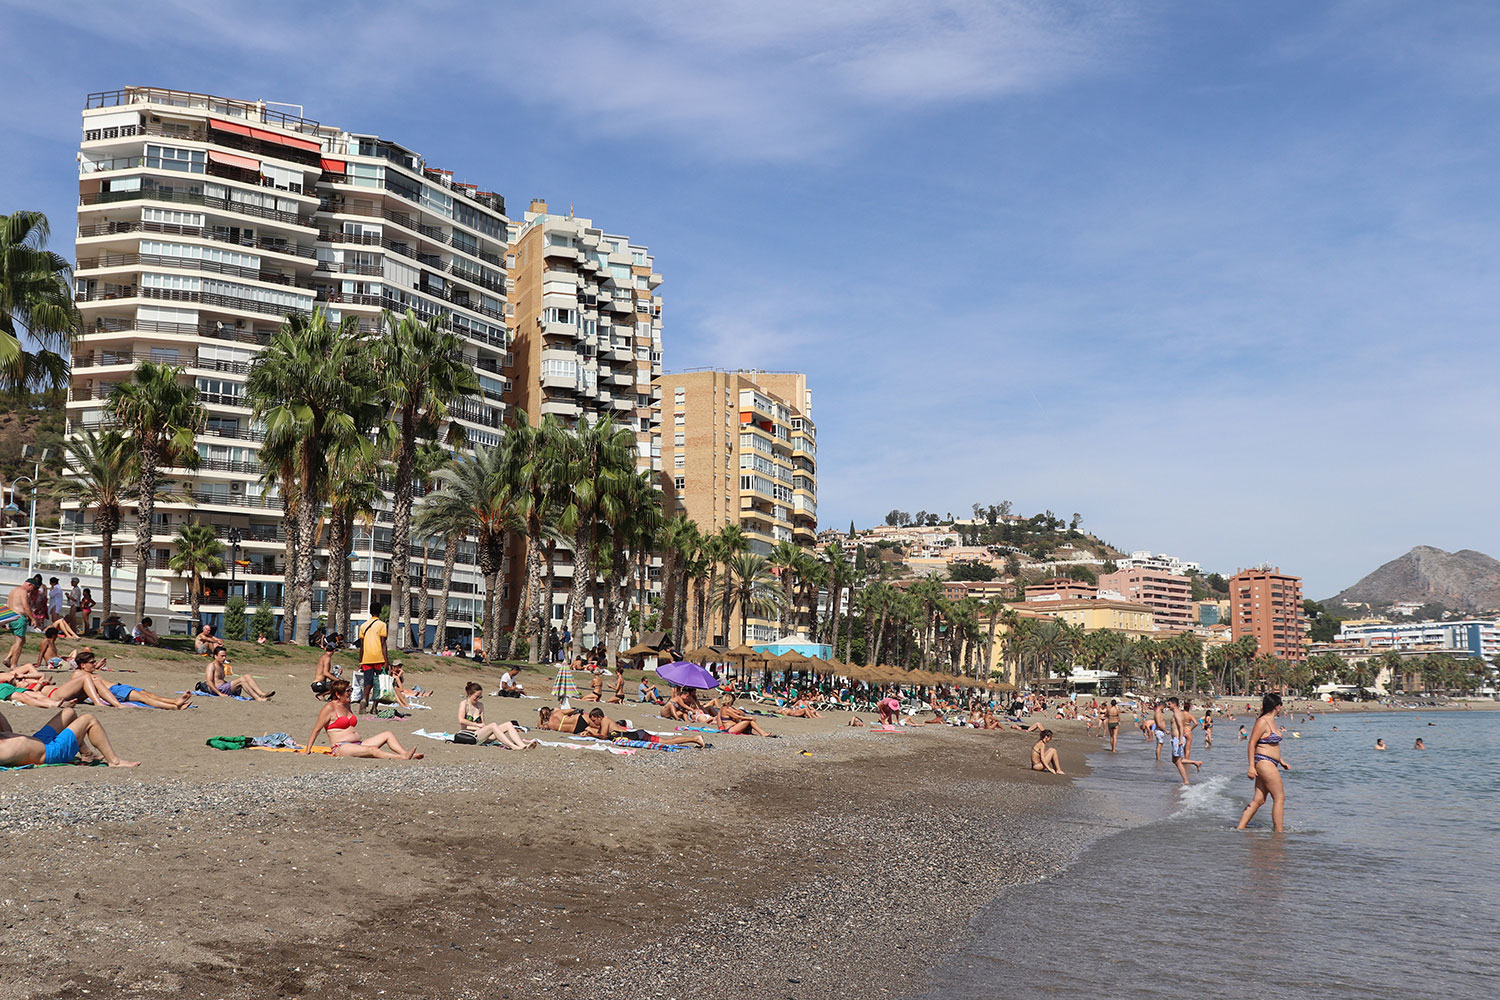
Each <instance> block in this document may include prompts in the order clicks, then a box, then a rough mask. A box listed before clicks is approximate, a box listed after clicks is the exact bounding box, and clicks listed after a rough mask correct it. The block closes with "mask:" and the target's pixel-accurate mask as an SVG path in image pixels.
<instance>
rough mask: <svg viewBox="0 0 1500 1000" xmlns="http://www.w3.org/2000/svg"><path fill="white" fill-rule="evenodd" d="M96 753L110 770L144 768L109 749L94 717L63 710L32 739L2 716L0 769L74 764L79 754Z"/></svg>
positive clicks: (102, 730)
mask: <svg viewBox="0 0 1500 1000" xmlns="http://www.w3.org/2000/svg"><path fill="white" fill-rule="evenodd" d="M91 745H92V748H91ZM95 750H97V751H98V755H99V756H101V757H103V758H104V762H105V763H106V764H108V765H109V766H110V767H140V766H141V762H140V761H138V760H121V759H120V756H119V755H118V754H116V753H115V749H114V747H112V746H110V743H109V737H108V736H106V735H105V734H104V727H103V726H101V725H100V724H99V720H98V719H96V718H94V717H93V716H92V715H79V714H78V713H77V712H74V711H73V710H72V709H71V708H64V709H63V710H62V711H61V712H58V713H57V714H56V715H54V716H53V717H52V718H51V719H50V720H48V722H47V724H46V725H45V726H43V727H42V728H41V729H38V730H37V731H36V733H35V734H33V735H31V736H26V735H24V734H22V733H18V732H16V731H15V730H13V729H12V728H11V725H10V722H9V721H8V720H7V719H6V718H5V716H3V715H0V767H24V766H26V765H27V764H71V763H72V762H73V761H74V760H75V759H76V758H77V757H78V755H79V753H80V752H88V753H89V754H90V756H91V757H92V755H93V752H94V751H95Z"/></svg>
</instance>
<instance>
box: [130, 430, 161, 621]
mask: <svg viewBox="0 0 1500 1000" xmlns="http://www.w3.org/2000/svg"><path fill="white" fill-rule="evenodd" d="M156 460H157V455H156V451H155V449H150V450H146V449H143V450H142V452H141V466H140V469H141V471H140V494H139V496H138V497H137V504H136V512H135V513H136V516H135V566H136V569H135V620H136V621H140V620H141V619H142V618H144V617H145V616H146V570H147V568H148V567H149V566H150V563H151V540H152V537H153V532H152V525H151V518H152V517H153V516H154V515H155V513H156V479H157V468H156Z"/></svg>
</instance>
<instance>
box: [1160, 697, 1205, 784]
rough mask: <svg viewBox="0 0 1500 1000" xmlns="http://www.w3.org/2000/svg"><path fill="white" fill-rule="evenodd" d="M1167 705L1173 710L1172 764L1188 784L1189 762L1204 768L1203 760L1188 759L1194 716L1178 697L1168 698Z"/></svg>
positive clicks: (1201, 768) (1183, 781)
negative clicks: (1189, 713)
mask: <svg viewBox="0 0 1500 1000" xmlns="http://www.w3.org/2000/svg"><path fill="white" fill-rule="evenodd" d="M1167 707H1168V708H1169V709H1171V711H1172V764H1173V765H1174V766H1175V767H1176V768H1177V773H1178V774H1180V775H1182V783H1183V784H1184V785H1186V784H1187V783H1188V765H1189V764H1191V765H1193V766H1194V767H1196V768H1197V769H1198V770H1200V771H1201V770H1203V763H1202V762H1201V761H1196V760H1189V759H1188V740H1189V739H1190V738H1191V736H1192V729H1193V717H1192V716H1191V715H1188V713H1187V709H1185V708H1183V707H1182V705H1181V704H1180V703H1179V702H1178V701H1177V699H1176V698H1168V699H1167Z"/></svg>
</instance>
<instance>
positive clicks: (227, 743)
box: [203, 736, 255, 750]
mask: <svg viewBox="0 0 1500 1000" xmlns="http://www.w3.org/2000/svg"><path fill="white" fill-rule="evenodd" d="M203 742H204V745H205V746H211V747H213V748H214V749H215V750H243V749H245V748H246V747H248V746H250V745H252V744H253V743H254V742H255V738H254V737H253V736H210V737H209V738H208V739H206V740H204V741H203Z"/></svg>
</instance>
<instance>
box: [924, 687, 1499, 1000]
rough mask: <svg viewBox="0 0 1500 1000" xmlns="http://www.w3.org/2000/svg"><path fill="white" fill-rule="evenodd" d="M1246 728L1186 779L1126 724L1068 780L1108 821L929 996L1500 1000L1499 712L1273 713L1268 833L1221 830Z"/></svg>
mask: <svg viewBox="0 0 1500 1000" xmlns="http://www.w3.org/2000/svg"><path fill="white" fill-rule="evenodd" d="M1127 719H1128V717H1127ZM1252 721H1253V716H1249V717H1247V716H1243V715H1242V716H1240V718H1239V719H1237V720H1235V721H1233V722H1231V721H1230V720H1228V719H1220V720H1219V721H1218V723H1217V724H1216V725H1215V727H1214V728H1215V743H1214V746H1213V748H1212V749H1208V748H1206V747H1203V746H1202V743H1203V739H1202V736H1201V734H1200V735H1199V736H1198V737H1197V739H1196V740H1195V743H1194V747H1193V757H1194V758H1198V759H1202V760H1204V761H1206V763H1205V765H1204V767H1203V770H1202V773H1201V774H1198V773H1193V774H1192V775H1191V779H1192V785H1191V786H1189V787H1187V788H1183V787H1181V784H1180V779H1179V778H1178V775H1177V772H1176V769H1175V768H1174V767H1173V766H1172V765H1171V763H1170V761H1169V760H1168V759H1167V757H1168V755H1167V754H1166V752H1165V751H1164V752H1163V754H1162V757H1163V759H1162V762H1161V763H1160V764H1157V763H1156V762H1155V760H1154V750H1153V748H1152V746H1151V745H1148V744H1147V743H1145V742H1144V741H1143V740H1142V739H1141V737H1140V733H1139V732H1138V731H1135V730H1129V731H1127V729H1126V728H1125V727H1124V726H1122V728H1121V733H1120V752H1119V753H1118V754H1110V753H1108V752H1107V751H1106V752H1102V753H1095V754H1091V755H1090V757H1089V764H1090V767H1091V768H1092V773H1091V774H1090V775H1089V776H1087V777H1085V778H1083V779H1081V781H1080V785H1081V786H1082V787H1083V788H1084V789H1085V790H1087V791H1088V792H1089V793H1091V794H1089V795H1088V796H1086V799H1087V800H1089V801H1090V802H1091V803H1092V804H1091V805H1090V807H1089V809H1090V812H1092V813H1094V814H1095V815H1097V814H1100V813H1103V814H1105V815H1108V816H1110V817H1111V818H1112V821H1113V822H1117V823H1118V824H1119V825H1121V826H1122V827H1123V829H1120V830H1119V832H1116V833H1112V834H1108V835H1106V836H1104V837H1102V838H1100V839H1099V840H1097V841H1095V842H1094V844H1093V845H1092V846H1091V847H1089V848H1088V849H1087V850H1086V851H1085V852H1084V853H1083V854H1082V855H1081V856H1080V857H1079V859H1078V860H1077V861H1076V862H1075V863H1074V864H1073V865H1071V866H1070V867H1068V868H1067V869H1065V870H1064V871H1062V872H1060V873H1059V874H1057V875H1054V876H1051V877H1049V878H1047V879H1045V880H1044V881H1041V882H1036V883H1033V884H1030V885H1022V886H1017V887H1015V888H1013V889H1011V890H1008V891H1007V892H1006V893H1005V894H1004V895H1003V896H1002V897H1000V898H999V899H998V900H997V901H996V902H995V903H993V904H992V905H991V906H989V907H987V908H986V910H985V911H984V912H983V913H982V914H981V915H980V916H979V917H978V918H976V920H975V922H974V925H973V928H972V930H973V938H972V940H970V941H969V942H968V943H967V944H966V945H965V946H964V947H962V948H961V949H960V951H959V952H958V953H957V954H955V955H953V956H950V957H949V958H948V959H947V960H946V961H944V962H943V963H941V964H940V965H939V967H938V969H937V970H936V972H935V974H934V983H935V986H934V988H933V990H932V991H931V992H930V993H929V994H927V997H928V1000H960V998H962V1000H968V998H979V997H985V998H989V997H1020V998H1030V997H1053V996H1058V997H1075V996H1076V997H1103V998H1119V997H1123V998H1131V997H1151V998H1154V1000H1172V998H1179V997H1180V998H1193V1000H1205V998H1217V997H1236V998H1237V997H1247V998H1249V997H1254V998H1260V1000H1277V998H1282V997H1299V998H1300V997H1402V998H1408V997H1410V998H1427V997H1464V998H1468V997H1475V998H1478V997H1484V998H1492V997H1496V996H1500V958H1497V953H1500V712H1493V711H1469V712H1463V711H1447V712H1402V713H1378V714H1377V713H1368V714H1359V713H1352V712H1344V713H1333V712H1330V713H1327V714H1321V715H1318V716H1317V718H1316V719H1315V721H1312V722H1307V721H1305V716H1296V717H1285V718H1284V719H1283V724H1284V725H1285V726H1286V728H1287V730H1288V732H1287V734H1286V738H1285V740H1284V742H1283V743H1282V744H1281V749H1282V754H1283V757H1284V759H1285V760H1286V761H1287V763H1289V764H1290V765H1291V767H1292V770H1291V771H1289V772H1283V780H1284V781H1285V783H1286V789H1287V807H1286V832H1285V833H1283V834H1280V835H1278V834H1274V833H1272V831H1271V807H1270V805H1269V804H1267V805H1265V806H1262V807H1261V810H1260V812H1259V813H1257V814H1256V817H1255V819H1254V820H1252V821H1251V824H1250V828H1249V829H1248V830H1246V831H1237V830H1235V829H1234V826H1235V823H1236V822H1238V820H1239V816H1240V811H1241V810H1242V809H1243V808H1244V806H1245V805H1246V803H1247V802H1248V801H1249V798H1250V793H1251V791H1252V786H1253V782H1251V781H1250V779H1249V778H1248V777H1247V776H1246V771H1247V768H1248V759H1247V754H1246V744H1245V743H1244V742H1241V741H1239V740H1238V739H1237V735H1238V727H1239V725H1240V723H1244V724H1245V726H1246V728H1247V729H1248V728H1249V727H1250V725H1251V723H1252ZM1128 725H1129V722H1128V721H1127V722H1126V726H1128ZM1335 727H1337V729H1336V730H1335ZM1418 737H1420V738H1421V739H1422V740H1423V741H1424V742H1425V743H1426V745H1427V749H1425V750H1416V749H1413V744H1414V742H1415V740H1416V739H1417V738H1418ZM1377 738H1381V739H1384V741H1385V745H1386V746H1387V747H1388V748H1389V749H1387V750H1386V751H1384V752H1380V751H1377V750H1375V749H1374V745H1375V741H1376V739H1377Z"/></svg>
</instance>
